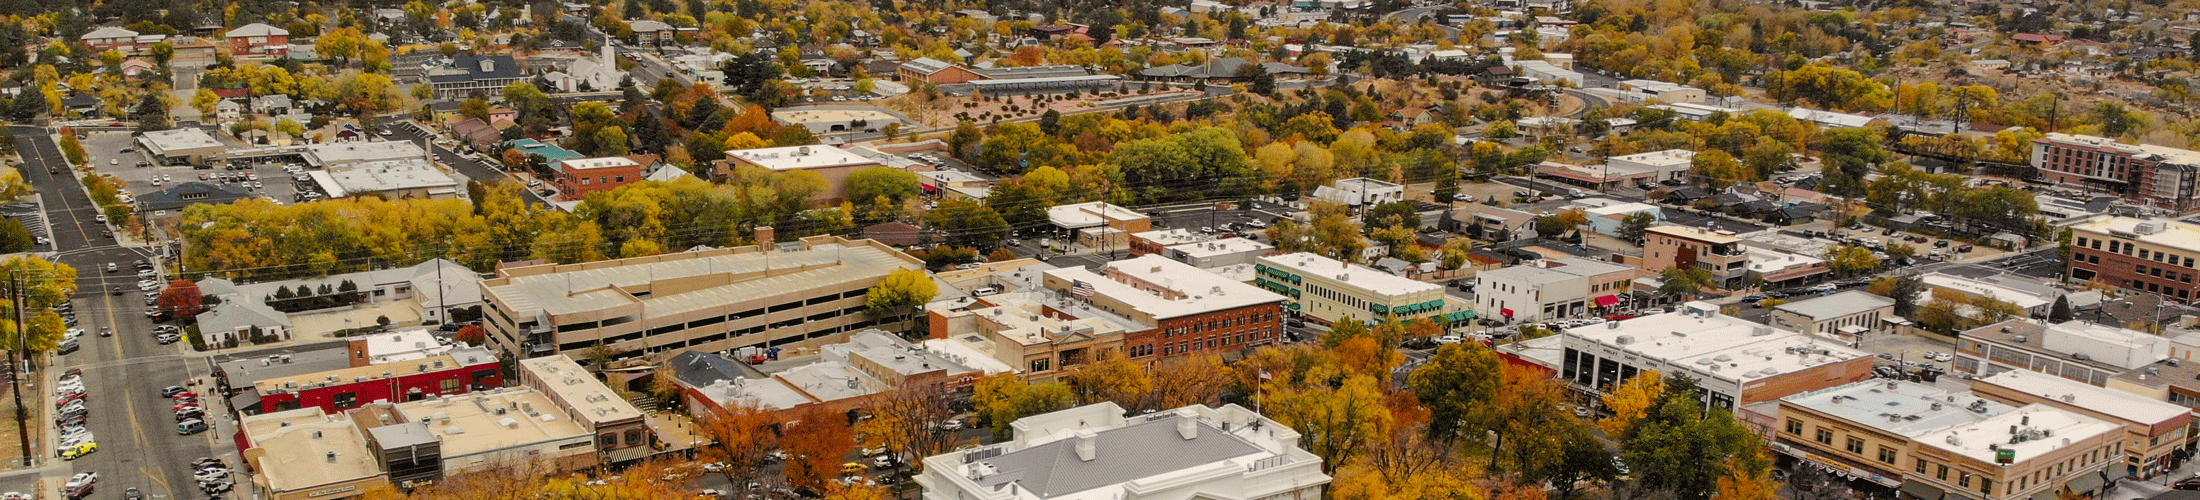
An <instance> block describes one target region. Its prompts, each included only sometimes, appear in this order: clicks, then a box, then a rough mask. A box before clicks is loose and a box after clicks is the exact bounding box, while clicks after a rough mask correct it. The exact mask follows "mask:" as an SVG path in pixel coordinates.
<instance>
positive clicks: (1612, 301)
mask: <svg viewBox="0 0 2200 500" xmlns="http://www.w3.org/2000/svg"><path fill="white" fill-rule="evenodd" d="M1639 271H1640V270H1639V269H1635V268H1632V267H1627V266H1622V265H1618V264H1612V263H1609V262H1598V261H1594V260H1589V259H1582V258H1572V259H1560V260H1550V261H1534V262H1529V263H1525V264H1521V265H1517V266H1512V267H1507V268H1503V269H1493V270H1489V271H1483V272H1481V273H1480V274H1476V275H1474V290H1475V292H1476V294H1477V297H1476V299H1477V300H1476V302H1474V310H1475V313H1476V314H1477V315H1479V316H1481V317H1489V318H1507V319H1516V320H1520V321H1543V320H1545V319H1553V318H1571V317H1578V316H1581V315H1585V314H1591V313H1594V312H1597V311H1602V310H1604V309H1606V308H1610V307H1613V306H1617V305H1619V303H1620V295H1621V294H1625V293H1627V288H1628V287H1629V286H1630V284H1631V282H1632V281H1633V280H1634V279H1635V275H1636V274H1637V273H1638V272H1639Z"/></svg>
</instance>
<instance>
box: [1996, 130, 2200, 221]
mask: <svg viewBox="0 0 2200 500" xmlns="http://www.w3.org/2000/svg"><path fill="white" fill-rule="evenodd" d="M2032 166H2033V167H2034V168H2037V169H2039V172H2040V175H2042V176H2045V177H2047V180H2049V181H2052V182H2055V183H2057V184H2075V185H2083V186H2085V187H2086V188H2088V189H2091V190H2095V191H2107V192H2111V193H2116V195H2117V196H2121V197H2123V198H2124V199H2126V200H2130V201H2132V202H2134V203H2143V204H2147V205H2151V206H2155V207H2159V208H2167V209H2171V210H2177V211H2185V210H2190V209H2194V208H2200V200H2196V198H2200V152H2194V151H2190V150H2184V149H2178V148H2172V147H2164V146H2156V145H2152V144H2137V145H2133V144H2124V143H2120V142H2116V141H2115V140H2114V139H2109V138H2105V137H2094V136H2089V135H2074V134H2059V133H2058V134H2047V137H2042V138H2040V139H2038V140H2036V141H2033V142H2032Z"/></svg>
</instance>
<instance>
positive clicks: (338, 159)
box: [306, 141, 428, 168]
mask: <svg viewBox="0 0 2200 500" xmlns="http://www.w3.org/2000/svg"><path fill="white" fill-rule="evenodd" d="M408 158H410V159H418V160H422V161H426V160H427V158H428V151H427V150H424V149H420V145H419V144H414V143H413V142H412V141H369V142H332V143H326V144H314V145H311V146H306V162H307V163H311V164H313V165H314V166H319V167H324V168H325V167H331V166H336V165H343V164H347V163H363V162H371V161H382V160H400V159H408Z"/></svg>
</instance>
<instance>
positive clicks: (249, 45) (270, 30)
mask: <svg viewBox="0 0 2200 500" xmlns="http://www.w3.org/2000/svg"><path fill="white" fill-rule="evenodd" d="M223 36H224V37H225V38H228V39H229V55H230V57H235V58H237V59H282V58H285V57H290V30H285V29H282V28H277V27H274V26H269V25H267V23H252V24H247V25H244V26H239V27H237V29H233V30H229V32H228V33H226V34H224V35H223Z"/></svg>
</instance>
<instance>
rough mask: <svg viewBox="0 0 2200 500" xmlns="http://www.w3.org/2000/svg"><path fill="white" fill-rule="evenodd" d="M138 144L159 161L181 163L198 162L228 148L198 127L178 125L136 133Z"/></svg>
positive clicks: (170, 163) (217, 154)
mask: <svg viewBox="0 0 2200 500" xmlns="http://www.w3.org/2000/svg"><path fill="white" fill-rule="evenodd" d="M137 142H138V145H140V146H144V147H145V152H146V153H147V154H151V155H153V158H157V159H159V160H160V161H161V163H164V164H168V165H181V164H185V163H198V162H199V161H201V160H204V159H206V158H207V157H211V156H219V155H221V154H222V152H223V151H225V150H227V149H228V148H226V147H224V146H222V142H221V141H219V140H215V139H214V136H213V135H210V134H207V133H206V131H205V130H202V129H200V128H198V127H179V128H172V129H168V130H154V131H150V132H144V133H142V134H139V135H138V139H137Z"/></svg>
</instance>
